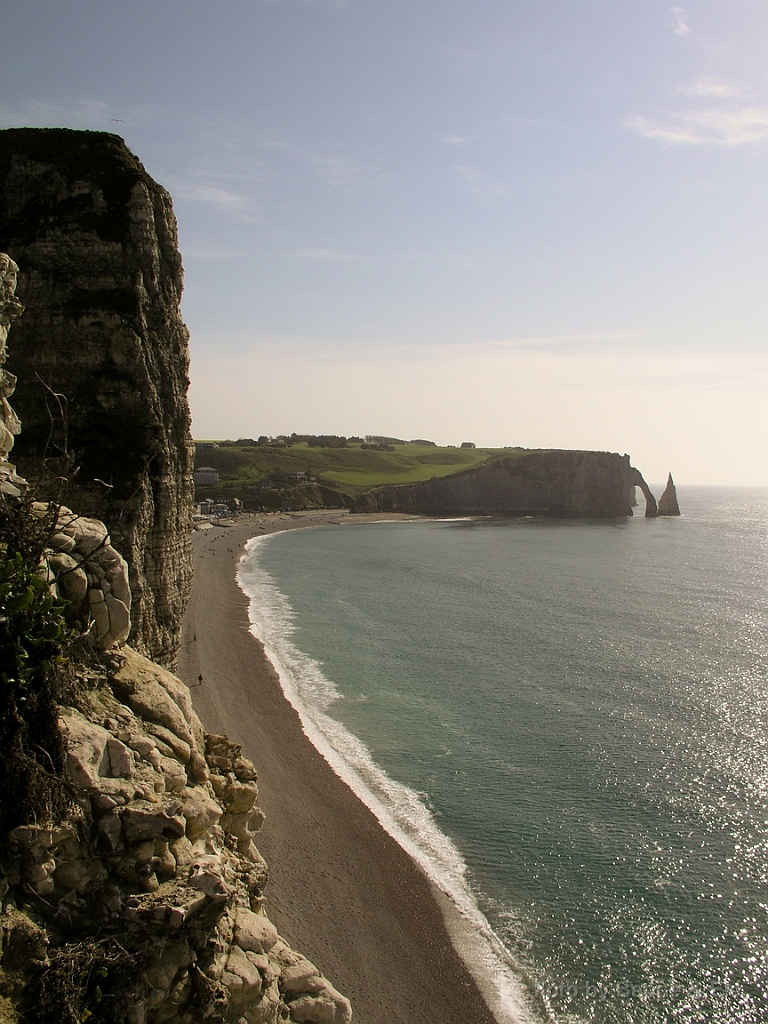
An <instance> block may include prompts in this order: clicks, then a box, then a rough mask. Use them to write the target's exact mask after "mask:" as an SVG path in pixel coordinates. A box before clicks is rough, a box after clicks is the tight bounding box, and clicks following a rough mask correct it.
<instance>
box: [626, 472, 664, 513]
mask: <svg viewBox="0 0 768 1024" xmlns="http://www.w3.org/2000/svg"><path fill="white" fill-rule="evenodd" d="M630 485H631V486H633V487H639V488H640V490H641V491H642V492H643V494H644V495H645V515H646V518H647V519H655V518H656V516H657V515H658V514H659V510H658V506H657V505H656V499H655V498H654V496H653V494H652V493H651V488H650V487H649V486H648V484H647V483H646V482H645V480H644V479H643V474H642V473H641V472H640V470H639V469H635V468H634V466H633V467H632V477H631V479H630Z"/></svg>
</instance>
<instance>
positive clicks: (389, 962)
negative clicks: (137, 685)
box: [178, 512, 494, 1024]
mask: <svg viewBox="0 0 768 1024" xmlns="http://www.w3.org/2000/svg"><path fill="white" fill-rule="evenodd" d="M376 518H377V519H379V518H380V516H377V517H376ZM397 518H402V517H397ZM368 519H370V517H366V516H360V517H358V516H351V515H347V514H345V513H338V514H334V513H319V512H318V513H309V514H306V513H305V514H302V515H300V516H291V515H265V516H253V517H251V518H250V519H249V521H248V522H247V523H244V524H242V525H237V526H235V527H233V528H218V527H212V528H210V529H208V530H205V531H199V532H197V533H196V534H195V535H194V538H193V558H194V570H195V572H194V583H193V587H192V595H191V598H190V602H189V606H188V609H187V613H186V616H185V619H184V625H183V630H182V643H181V652H180V656H179V667H178V674H179V677H180V678H181V679H182V680H183V681H185V682H186V683H187V685H189V686H190V689H191V693H192V697H193V703H194V706H195V709H196V711H197V713H198V714H199V715H200V717H201V719H202V720H203V721H204V722H205V724H206V728H207V729H210V730H212V731H213V732H221V733H226V734H228V735H230V736H233V737H236V738H237V740H238V742H239V743H242V745H243V751H244V753H245V755H246V756H247V757H249V758H250V759H252V760H253V762H254V764H255V765H256V767H257V770H258V772H259V795H260V806H261V807H262V809H263V811H264V813H265V815H266V820H265V824H264V829H263V831H262V833H261V834H260V836H259V849H260V851H261V852H262V854H263V855H264V857H265V859H266V860H267V863H268V864H269V865H270V881H269V885H268V887H267V902H266V907H267V912H268V914H269V916H270V919H271V920H272V921H274V923H275V924H276V926H277V928H278V930H279V931H280V933H281V935H283V936H284V937H285V938H286V940H287V941H288V942H290V943H291V944H294V945H297V946H298V947H299V948H301V949H302V950H303V951H304V952H305V953H306V955H307V956H309V957H310V958H311V959H312V960H313V962H315V963H316V964H317V965H318V967H319V968H320V969H321V970H322V971H323V972H324V973H325V974H326V975H327V976H328V977H331V978H333V981H334V984H335V985H337V986H338V987H339V988H340V989H341V990H342V991H343V992H344V993H345V994H346V995H347V996H348V998H349V1000H350V1002H351V1004H352V1007H353V1012H354V1015H355V1020H356V1021H359V1022H361V1024H392V1022H403V1024H406V1022H407V1024H434V1022H436V1021H440V1022H441V1024H493V1021H494V1017H493V1015H492V1014H491V1012H490V1010H489V1009H488V1008H487V1006H486V1003H485V1001H484V999H483V998H482V996H481V994H480V991H479V989H478V986H477V984H476V982H475V980H474V979H473V978H472V976H471V975H470V973H469V971H468V969H467V967H466V965H465V964H464V962H463V961H462V959H461V958H460V957H459V955H458V954H457V952H456V950H455V949H454V947H453V945H452V944H451V940H450V938H449V933H448V930H447V927H446V922H445V921H444V919H443V914H442V912H441V907H440V904H439V903H438V898H439V894H438V893H437V892H436V891H435V890H434V889H433V887H432V885H431V883H430V882H429V880H428V879H427V877H426V876H425V875H424V874H423V872H422V871H421V869H420V868H419V867H418V866H417V865H416V864H415V862H414V861H412V860H411V858H410V857H409V856H408V855H407V854H406V853H405V851H404V850H403V849H402V848H401V847H400V846H399V845H398V844H397V843H396V842H395V840H394V839H392V837H391V836H389V835H388V834H387V833H386V832H385V831H384V829H383V828H382V827H381V825H380V824H379V823H378V821H377V820H376V818H375V817H374V815H373V813H372V812H371V811H370V810H369V809H368V808H367V807H365V806H364V805H363V803H362V802H361V801H360V800H358V798H357V797H356V796H355V795H354V794H353V793H352V791H351V790H350V789H349V788H348V786H347V785H346V783H344V782H343V781H342V780H341V779H340V778H339V777H338V776H337V775H336V774H335V773H334V771H333V770H332V769H331V767H330V766H329V764H328V763H327V762H326V761H325V759H324V758H323V757H322V755H321V754H320V753H319V752H318V751H317V750H316V749H315V747H314V746H312V744H311V743H310V741H309V739H308V738H307V736H306V735H305V733H304V732H303V730H302V726H301V722H300V720H299V716H298V714H297V713H296V711H295V710H294V709H293V707H291V705H290V704H289V703H288V701H287V699H286V698H285V696H284V695H283V692H282V689H281V687H280V681H279V678H278V676H277V673H276V671H275V669H274V668H273V666H272V665H271V663H270V662H269V660H268V659H267V657H266V656H265V654H264V650H263V648H262V645H261V644H260V643H259V641H258V640H257V639H256V638H255V637H254V636H253V635H252V634H251V632H250V622H249V618H248V599H247V598H246V596H245V594H244V593H243V592H242V590H240V588H239V586H238V585H237V582H236V579H235V573H236V569H237V564H238V562H239V559H240V557H241V556H242V554H243V545H244V544H245V543H246V541H247V540H249V539H250V538H251V537H253V536H259V535H264V534H266V533H274V532H277V531H279V530H286V529H297V528H301V527H307V526H321V525H326V524H328V525H330V524H332V523H343V522H350V521H353V520H361V521H366V520H368ZM200 676H202V682H200ZM444 910H446V912H448V913H450V908H448V907H445V906H444ZM454 914H455V916H458V912H456V911H454ZM488 995H489V996H490V993H488Z"/></svg>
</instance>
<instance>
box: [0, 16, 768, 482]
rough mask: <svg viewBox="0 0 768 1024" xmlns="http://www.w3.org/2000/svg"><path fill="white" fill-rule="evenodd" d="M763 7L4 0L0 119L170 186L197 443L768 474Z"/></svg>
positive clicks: (767, 115) (659, 476) (767, 19)
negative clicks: (110, 141)
mask: <svg viewBox="0 0 768 1024" xmlns="http://www.w3.org/2000/svg"><path fill="white" fill-rule="evenodd" d="M766 57H768V5H767V4H765V2H764V0H728V2H727V3H726V2H723V0H690V2H683V3H682V4H681V5H671V4H669V3H666V2H657V0H162V2H158V0H131V2H130V3H124V2H120V0H56V2H54V0H24V2H23V3H15V4H11V3H9V2H8V0H0V126H2V127H11V126H17V125H30V126H65V127H72V128H89V129H96V130H102V131H116V132H117V133H118V134H120V135H122V136H123V137H124V138H125V140H126V142H127V143H128V145H129V147H130V148H131V149H132V150H133V152H135V153H136V154H137V156H138V157H139V158H140V159H141V160H142V162H143V163H144V165H145V167H146V168H147V170H148V171H149V173H150V174H151V175H152V176H153V177H154V178H156V179H157V180H158V181H159V182H160V183H161V184H163V185H164V186H165V187H166V188H168V190H169V191H170V193H171V195H172V196H173V200H174V207H175V210H176V214H177V217H178V221H179V236H180V248H181V251H182V256H183V258H184V266H185V271H186V288H185V296H184V301H183V307H182V310H183V314H184V318H185V320H186V322H187V324H188V326H189V329H190V332H191V353H192V366H191V379H192V387H191V391H190V401H191V405H192V413H193V430H194V434H195V436H196V437H199V438H203V437H218V438H222V437H231V438H237V437H240V436H257V435H258V434H262V433H263V434H277V433H283V432H288V433H290V432H291V431H294V430H295V431H297V432H300V433H303V432H313V433H339V434H364V433H381V434H389V435H394V436H399V437H406V438H410V437H427V438H431V439H433V440H435V441H437V442H438V443H442V444H447V443H453V444H458V443H460V442H462V441H465V440H472V441H475V442H476V443H477V444H478V445H493V446H502V445H523V446H525V447H559V448H595V449H607V450H611V451H618V452H622V453H623V452H629V453H630V454H631V456H632V460H633V463H634V464H635V465H637V466H638V468H639V469H640V470H641V471H642V472H643V473H644V475H645V476H646V478H647V479H649V480H650V481H653V482H656V483H658V482H660V481H663V480H664V479H665V478H666V474H667V471H668V470H671V471H672V472H673V473H674V475H675V477H676V479H677V480H678V481H679V482H681V483H722V484H756V485H768V344H767V343H766V342H767V332H766V328H767V327H768V302H767V301H766V300H767V298H768V296H767V294H766V292H767V285H768V280H767V276H768V275H767V273H766V271H767V269H768V258H767V257H768V252H767V250H768V215H767V214H768V209H767V207H768V202H767V200H768V190H767V188H766V182H767V181H768V173H767V172H768V159H767V156H768V73H767V72H768V69H767V63H768V62H767V61H766Z"/></svg>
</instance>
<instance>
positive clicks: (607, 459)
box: [361, 449, 656, 517]
mask: <svg viewBox="0 0 768 1024" xmlns="http://www.w3.org/2000/svg"><path fill="white" fill-rule="evenodd" d="M636 485H637V486H639V487H641V488H642V490H643V493H644V494H645V496H646V515H648V516H654V515H655V514H656V501H655V499H654V497H653V495H652V494H651V491H650V489H649V487H648V485H647V484H646V482H645V480H643V477H642V475H641V474H640V473H639V471H638V470H637V469H635V468H634V467H633V466H631V465H630V461H629V456H628V455H616V454H615V453H612V452H587V451H547V450H542V451H536V450H532V451H525V450H522V449H516V450H511V451H510V453H509V454H508V455H504V456H503V457H501V458H498V459H494V460H492V461H490V462H488V463H485V464H484V465H482V466H480V467H477V468H474V469H467V470H464V472H461V473H457V474H456V475H455V476H450V477H442V478H440V479H435V480H427V481H425V482H424V483H418V484H411V485H408V486H403V487H392V488H381V489H379V490H377V491H375V492H372V493H371V494H370V495H366V497H365V499H364V501H363V502H362V503H361V504H362V505H363V507H365V505H366V504H367V505H368V506H369V507H370V506H375V507H377V508H379V509H380V510H387V511H390V510H391V511H400V512H414V513H426V514H431V515H549V516H559V517H569V516H574V517H575V516H581V517H613V516H631V515H632V506H631V492H632V489H633V488H634V487H635V486H636Z"/></svg>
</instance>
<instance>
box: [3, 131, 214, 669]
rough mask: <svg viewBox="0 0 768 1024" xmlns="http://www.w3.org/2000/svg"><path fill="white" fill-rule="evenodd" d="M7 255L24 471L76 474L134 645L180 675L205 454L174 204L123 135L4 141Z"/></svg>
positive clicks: (73, 483)
mask: <svg viewBox="0 0 768 1024" xmlns="http://www.w3.org/2000/svg"><path fill="white" fill-rule="evenodd" d="M0 249H5V250H7V251H10V252H12V253H13V254H14V258H15V259H16V261H17V262H18V263H19V264H20V266H21V273H20V274H19V281H18V287H17V294H18V297H19V299H20V300H21V301H22V302H23V304H24V306H25V307H26V312H25V315H24V316H23V317H22V318H21V320H20V321H19V323H18V326H17V327H16V328H15V329H14V334H13V336H12V339H11V348H12V362H13V368H14V373H15V374H16V375H17V376H18V377H19V384H18V387H17V390H16V394H15V396H14V408H15V409H16V412H17V413H18V415H19V417H20V419H21V421H22V425H23V435H24V444H23V446H22V450H21V451H20V452H19V457H18V469H19V472H20V473H22V474H23V475H24V476H25V477H27V479H28V480H30V482H37V481H38V479H40V477H41V473H42V478H43V479H42V487H43V491H42V493H43V494H45V488H46V487H47V488H48V491H51V490H53V489H55V485H56V478H57V477H58V476H59V475H61V474H62V473H64V474H66V475H68V476H69V478H70V483H69V485H68V487H67V490H66V493H64V494H60V495H59V496H60V497H61V498H62V500H65V501H66V504H67V505H68V506H70V507H71V508H72V509H73V510H74V511H75V512H77V513H80V514H82V515H86V516H93V517H96V518H98V519H101V520H104V521H105V522H106V523H107V525H108V527H109V528H110V532H111V535H112V539H113V542H114V545H115V547H116V548H117V549H118V550H119V551H120V553H121V554H122V555H123V556H124V557H125V559H126V560H127V562H128V564H129V567H130V577H131V589H132V598H133V601H132V633H131V642H132V644H133V645H134V646H135V647H136V648H137V649H138V650H139V651H141V652H142V653H143V654H145V655H147V656H148V657H150V658H153V659H154V660H156V661H159V662H160V663H161V664H163V665H165V666H173V664H174V663H175V658H176V654H177V651H178V644H179V635H178V630H179V623H180V621H181V617H182V614H183V612H184V608H185V605H186V601H187V597H188V594H189V587H190V583H191V554H190V542H189V536H190V530H191V511H192V499H193V487H192V467H193V457H194V455H193V448H192V442H191V436H190V416H189V409H188V405H187V400H186V392H187V387H188V378H187V369H188V349H187V340H188V334H187V330H186V328H185V326H184V324H183V322H182V320H181V316H180V313H179V301H180V298H181V291H182V269H181V258H180V256H179V253H178V250H177V236H176V221H175V218H174V215H173V209H172V206H171V200H170V197H169V195H168V193H167V192H166V191H165V190H164V189H163V188H161V187H160V186H159V185H158V184H157V183H156V182H154V181H153V180H152V178H150V176H149V175H148V174H147V173H146V171H145V170H144V168H143V167H142V165H141V164H140V163H139V161H138V160H137V159H136V158H135V157H134V156H133V154H132V153H130V152H129V150H128V149H127V148H126V146H125V144H124V143H123V141H122V139H120V138H118V137H117V136H115V135H110V134H107V133H102V132H80V131H70V130H68V129H58V128H57V129H8V130H5V131H0ZM49 389H51V390H49ZM52 392H55V393H56V395H54V394H52ZM44 460H47V461H46V463H45V468H44V469H43V468H42V467H43V462H44ZM38 493H41V492H40V490H39V489H38Z"/></svg>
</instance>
